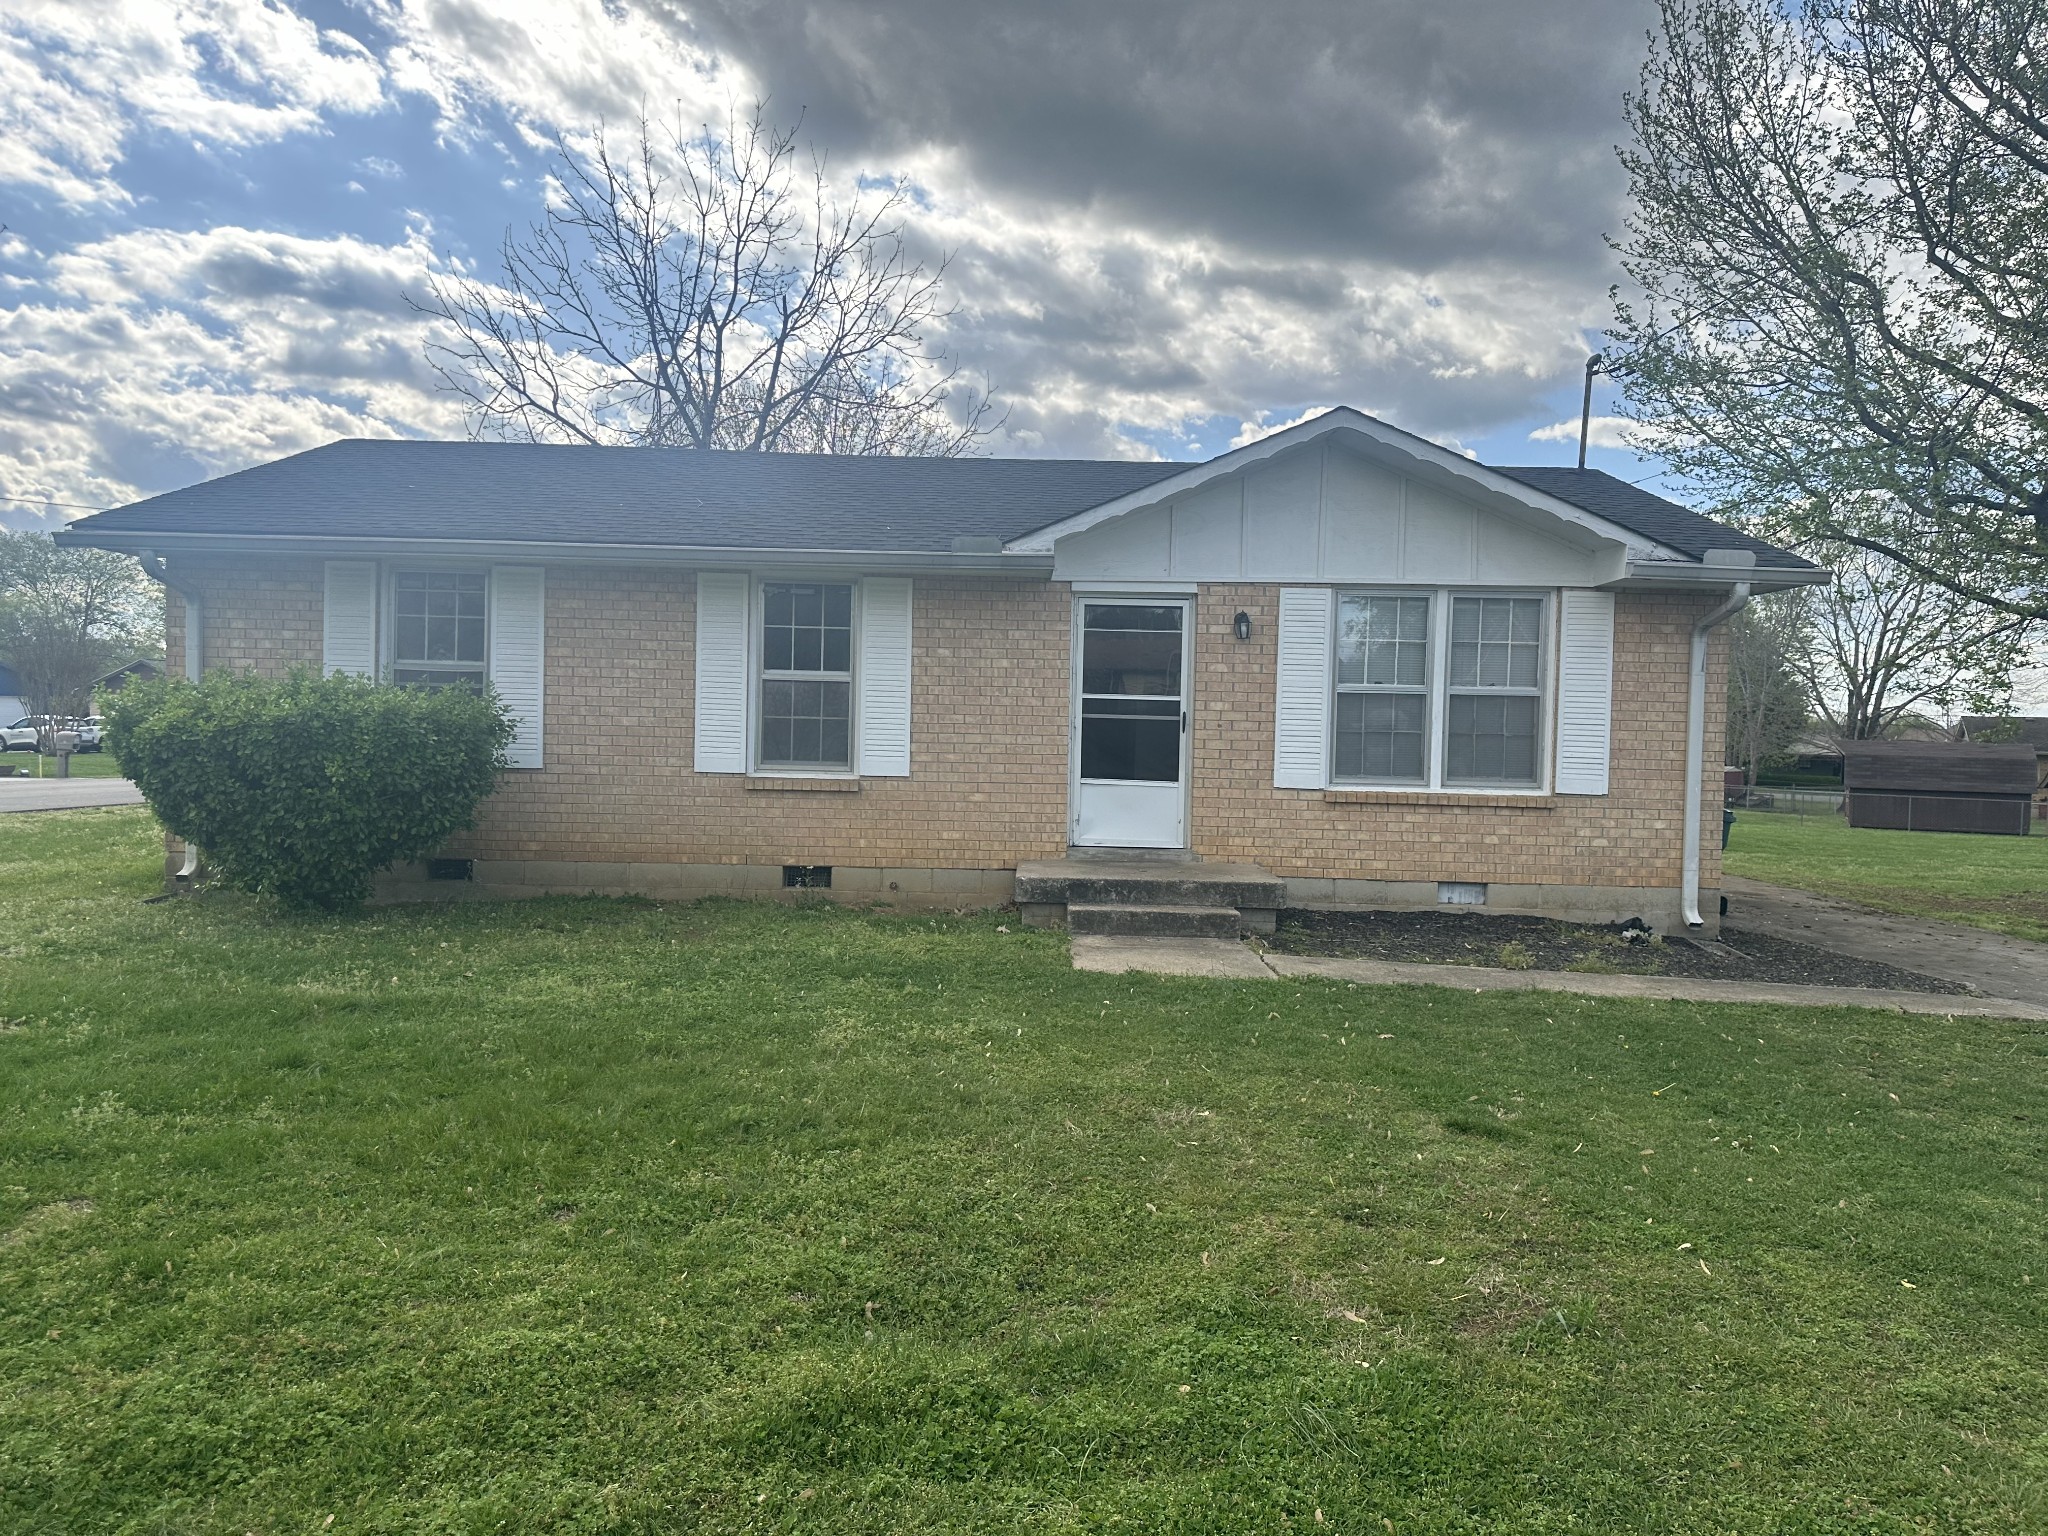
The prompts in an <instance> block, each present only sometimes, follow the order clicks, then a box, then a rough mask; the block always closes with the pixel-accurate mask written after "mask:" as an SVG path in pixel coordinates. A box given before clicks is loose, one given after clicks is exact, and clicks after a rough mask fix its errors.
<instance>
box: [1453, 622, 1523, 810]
mask: <svg viewBox="0 0 2048 1536" xmlns="http://www.w3.org/2000/svg"><path fill="white" fill-rule="evenodd" d="M1446 683H1447V690H1448V696H1447V697H1446V699H1445V702H1444V779H1445V782H1447V783H1453V784H1460V783H1463V784H1534V783H1535V782H1536V781H1537V779H1538V778H1539V776H1540V775H1539V770H1538V754H1537V745H1538V738H1539V735H1540V733H1541V721H1542V713H1543V712H1542V708H1541V705H1542V694H1543V599H1541V598H1540V597H1454V598H1452V599H1451V655H1450V667H1449V675H1448V677H1447V679H1446Z"/></svg>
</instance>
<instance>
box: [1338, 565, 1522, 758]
mask: <svg viewBox="0 0 2048 1536" xmlns="http://www.w3.org/2000/svg"><path fill="white" fill-rule="evenodd" d="M1440 605H1441V606H1440ZM1445 607H1447V608H1448V614H1447V615H1446V614H1445V612H1444V608H1445ZM1543 635H1544V599H1543V598H1541V597H1538V596H1521V595H1515V596H1498V597H1497V596H1492V595H1478V594H1466V593H1454V592H1436V593H1423V592H1342V593H1339V594H1338V597H1337V634H1336V667H1335V679H1334V680H1335V694H1336V697H1335V699H1334V708H1333V710H1332V714H1331V721H1330V725H1331V752H1330V756H1331V761H1330V777H1331V780H1332V781H1334V782H1339V783H1353V784H1412V785H1432V784H1438V783H1441V784H1446V785H1456V786H1461V787H1462V786H1484V785H1501V786H1507V787H1516V788H1524V787H1527V788H1533V787H1535V786H1536V785H1537V784H1539V783H1540V782H1541V780H1542V768H1541V764H1542V750H1541V748H1542V729H1543V698H1544V675H1545V674H1544V641H1543ZM1439 646H1442V647H1444V648H1445V650H1446V652H1447V654H1445V655H1443V656H1439V655H1438V654H1437V650H1438V647H1439Z"/></svg>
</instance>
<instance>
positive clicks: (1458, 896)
mask: <svg viewBox="0 0 2048 1536" xmlns="http://www.w3.org/2000/svg"><path fill="white" fill-rule="evenodd" d="M1436 904H1437V905H1438V906H1440V907H1483V906H1485V905H1486V884H1485V882H1484V881H1480V880H1439V881H1437V883H1436Z"/></svg>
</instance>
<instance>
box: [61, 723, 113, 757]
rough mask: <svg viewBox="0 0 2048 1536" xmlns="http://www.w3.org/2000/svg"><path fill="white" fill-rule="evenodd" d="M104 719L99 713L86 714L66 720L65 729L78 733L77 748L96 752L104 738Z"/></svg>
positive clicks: (82, 750)
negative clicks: (75, 718)
mask: <svg viewBox="0 0 2048 1536" xmlns="http://www.w3.org/2000/svg"><path fill="white" fill-rule="evenodd" d="M106 723H107V722H106V720H105V718H104V717H102V716H100V715H86V716H84V717H83V718H81V719H77V720H71V721H67V722H66V723H65V729H66V730H70V731H76V732H77V733H78V750H79V751H81V752H97V751H99V749H100V747H101V746H102V745H103V744H104V742H105V739H106V732H105V727H106Z"/></svg>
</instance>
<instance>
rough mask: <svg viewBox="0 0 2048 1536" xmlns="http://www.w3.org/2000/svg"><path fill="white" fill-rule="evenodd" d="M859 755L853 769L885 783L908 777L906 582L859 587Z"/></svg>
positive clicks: (893, 579) (892, 579)
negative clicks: (886, 780)
mask: <svg viewBox="0 0 2048 1536" xmlns="http://www.w3.org/2000/svg"><path fill="white" fill-rule="evenodd" d="M853 680H854V687H855V688H856V689H857V690H858V691H859V695H860V698H859V704H858V707H857V710H856V717H857V720H858V726H859V731H860V751H859V753H858V754H857V756H856V759H855V763H854V767H855V769H856V770H857V771H858V772H860V773H861V774H864V775H871V776H873V777H876V778H885V779H906V778H908V777H910V578H909V577H908V576H870V577H868V578H867V579H866V580H865V581H863V582H862V583H861V584H860V656H859V658H858V659H857V660H856V662H855V663H854V670H853Z"/></svg>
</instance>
